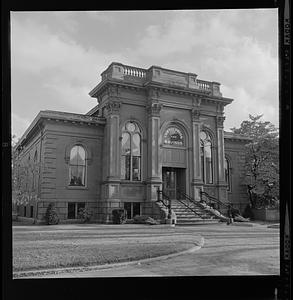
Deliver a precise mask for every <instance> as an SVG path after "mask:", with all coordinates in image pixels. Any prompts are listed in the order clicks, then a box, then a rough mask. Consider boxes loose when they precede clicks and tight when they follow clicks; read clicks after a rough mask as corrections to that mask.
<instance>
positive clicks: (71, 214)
mask: <svg viewBox="0 0 293 300" xmlns="http://www.w3.org/2000/svg"><path fill="white" fill-rule="evenodd" d="M81 208H85V202H69V203H68V211H67V219H77V218H78V212H79V209H81Z"/></svg>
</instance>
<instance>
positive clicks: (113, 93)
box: [107, 85, 120, 98]
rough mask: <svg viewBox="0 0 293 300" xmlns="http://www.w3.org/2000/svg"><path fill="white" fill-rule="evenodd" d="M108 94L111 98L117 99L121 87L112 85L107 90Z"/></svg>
mask: <svg viewBox="0 0 293 300" xmlns="http://www.w3.org/2000/svg"><path fill="white" fill-rule="evenodd" d="M107 94H108V96H109V97H111V98H116V97H119V96H120V90H119V87H118V86H116V85H110V86H109V87H108V89H107Z"/></svg>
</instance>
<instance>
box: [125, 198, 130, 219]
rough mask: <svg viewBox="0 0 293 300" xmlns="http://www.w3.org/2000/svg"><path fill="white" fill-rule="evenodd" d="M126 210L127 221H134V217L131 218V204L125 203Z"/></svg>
mask: <svg viewBox="0 0 293 300" xmlns="http://www.w3.org/2000/svg"><path fill="white" fill-rule="evenodd" d="M124 209H125V210H126V212H127V219H132V217H131V202H125V203H124Z"/></svg>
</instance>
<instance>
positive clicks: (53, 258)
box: [13, 224, 201, 272]
mask: <svg viewBox="0 0 293 300" xmlns="http://www.w3.org/2000/svg"><path fill="white" fill-rule="evenodd" d="M200 240H201V237H200V236H199V235H194V234H190V233H189V231H188V230H184V229H183V228H179V227H177V228H173V227H168V226H161V225H158V226H147V225H116V226H115V225H96V224H92V225H56V226H21V227H18V226H14V227H13V271H14V272H18V271H30V270H42V269H51V268H62V267H79V266H91V265H102V264H108V263H117V262H125V261H132V260H138V259H144V258H151V257H157V256H161V255H167V254H171V253H176V252H180V251H184V250H187V249H189V248H192V247H194V246H196V245H198V243H199V242H200Z"/></svg>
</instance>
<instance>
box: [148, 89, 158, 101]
mask: <svg viewBox="0 0 293 300" xmlns="http://www.w3.org/2000/svg"><path fill="white" fill-rule="evenodd" d="M147 93H148V98H149V99H158V98H160V95H161V94H160V91H159V90H156V89H148V91H147Z"/></svg>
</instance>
